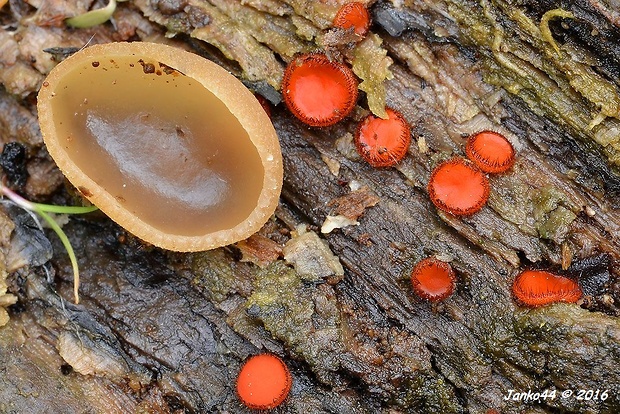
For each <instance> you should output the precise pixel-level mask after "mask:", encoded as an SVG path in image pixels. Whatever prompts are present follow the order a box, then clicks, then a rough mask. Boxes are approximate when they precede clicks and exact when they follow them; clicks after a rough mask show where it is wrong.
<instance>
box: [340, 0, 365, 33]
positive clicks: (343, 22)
mask: <svg viewBox="0 0 620 414" xmlns="http://www.w3.org/2000/svg"><path fill="white" fill-rule="evenodd" d="M333 25H334V27H340V28H342V29H349V28H353V29H354V32H355V34H357V35H358V36H360V37H363V36H366V33H368V29H369V28H370V13H368V9H367V8H366V6H364V4H362V3H360V2H357V1H354V2H351V3H347V4H345V5H344V6H342V7H341V8H340V10H338V13H336V17H334V22H333Z"/></svg>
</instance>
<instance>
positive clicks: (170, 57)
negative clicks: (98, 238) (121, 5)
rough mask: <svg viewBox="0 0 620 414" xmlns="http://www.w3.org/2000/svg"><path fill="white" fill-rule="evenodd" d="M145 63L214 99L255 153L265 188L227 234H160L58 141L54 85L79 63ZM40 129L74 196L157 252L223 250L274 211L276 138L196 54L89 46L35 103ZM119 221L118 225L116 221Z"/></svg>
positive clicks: (242, 93) (221, 74)
mask: <svg viewBox="0 0 620 414" xmlns="http://www.w3.org/2000/svg"><path fill="white" fill-rule="evenodd" d="M131 56H135V57H136V58H148V59H149V60H153V61H157V62H160V63H163V64H165V65H166V66H168V67H170V68H172V69H174V70H176V71H178V72H180V73H181V74H182V75H185V76H189V77H190V78H191V79H193V80H195V81H197V82H199V83H200V84H202V85H203V86H204V87H205V88H206V89H207V90H208V91H210V92H211V93H213V94H214V95H215V96H216V97H217V98H218V99H219V100H220V101H221V102H222V103H223V104H224V105H225V106H226V107H227V108H228V110H229V111H230V113H231V114H232V115H233V116H234V117H236V118H237V120H238V121H239V123H240V124H241V126H242V127H243V129H244V130H245V131H246V132H248V137H249V139H250V141H251V142H252V143H253V144H254V146H255V147H256V150H257V152H258V155H259V157H260V159H261V163H262V166H263V170H264V175H263V186H262V189H261V191H260V194H259V196H258V200H257V203H256V207H255V208H254V210H252V212H251V213H250V214H249V215H248V216H247V218H246V219H245V220H243V221H241V222H240V223H238V224H237V225H235V226H234V227H232V228H231V229H224V230H218V231H215V232H211V233H206V234H203V235H196V236H193V235H191V236H190V235H178V234H171V233H169V232H165V231H162V230H160V229H158V228H156V227H155V226H153V225H152V224H149V223H147V222H146V221H144V220H142V219H141V218H140V217H137V216H136V215H134V214H133V213H131V212H128V211H126V210H125V209H124V207H123V206H122V204H121V203H120V202H119V200H117V199H116V198H115V197H114V196H113V195H111V194H109V193H107V192H106V191H105V189H104V188H103V187H102V186H100V185H99V184H97V183H96V182H95V181H94V180H93V179H92V178H91V177H89V176H88V175H86V174H85V173H84V172H83V171H82V170H81V169H80V168H79V167H77V166H76V165H75V164H74V163H73V162H72V161H71V158H70V156H69V154H68V153H67V152H66V151H65V150H64V149H63V148H62V145H61V144H60V142H59V141H58V140H57V137H56V131H55V130H56V125H55V123H54V111H53V108H52V105H51V99H52V97H53V96H54V85H57V84H58V83H59V82H60V80H61V79H62V77H63V76H64V75H65V70H63V69H69V70H70V69H72V68H74V67H77V66H78V65H80V64H82V63H83V62H92V61H97V60H100V59H102V58H106V59H110V58H112V59H113V58H114V57H119V58H120V57H131ZM37 111H38V115H39V124H40V126H41V133H42V135H43V138H44V141H45V144H46V146H47V149H48V152H49V153H50V155H51V156H52V157H53V158H54V160H55V162H56V164H57V165H58V167H59V168H60V170H61V171H62V172H63V174H64V175H65V176H66V177H67V179H68V180H69V181H70V182H71V183H72V184H73V185H75V186H76V187H77V189H78V191H80V192H81V193H82V195H84V197H86V198H87V199H88V200H90V201H91V202H92V203H93V204H95V205H96V206H98V207H99V208H100V209H101V210H102V211H103V212H104V213H105V214H106V215H108V216H109V217H110V218H111V219H112V220H114V221H116V222H117V223H119V225H121V226H122V227H123V228H125V229H126V230H127V231H129V232H130V233H132V234H134V235H136V236H137V237H139V238H140V239H143V240H145V241H147V242H148V243H151V244H153V245H155V246H158V247H161V248H164V249H168V250H174V251H186V252H189V251H201V250H209V249H213V248H216V247H221V246H225V245H228V244H232V243H235V242H237V241H240V240H243V239H245V238H247V237H249V236H251V235H252V234H254V233H256V232H257V231H258V230H259V229H260V228H261V227H262V226H263V224H264V223H265V222H266V221H267V220H268V219H269V217H271V215H272V214H273V212H274V211H275V209H276V207H277V205H278V201H279V195H280V191H281V188H282V180H283V165H282V154H281V150H280V145H279V141H278V137H277V134H276V132H275V129H274V127H273V124H272V123H271V121H270V119H269V118H268V116H267V115H266V114H265V111H264V110H263V109H262V107H261V105H260V103H259V102H258V101H257V100H256V98H255V97H254V95H253V94H252V93H251V92H250V91H249V90H248V89H247V88H246V87H245V86H244V85H243V84H242V83H241V81H239V80H238V79H237V78H235V77H234V76H233V75H232V74H230V73H229V72H228V71H226V70H225V69H224V68H222V67H221V66H219V65H217V64H215V63H213V62H211V61H209V60H207V59H205V58H203V57H201V56H198V55H196V54H194V53H191V52H188V51H186V50H183V49H179V48H176V47H173V46H169V45H165V44H160V43H150V42H132V43H129V42H114V43H105V44H97V45H92V46H89V47H87V48H85V49H83V50H81V51H79V52H77V53H75V54H73V55H71V56H70V57H68V58H67V59H65V60H64V61H63V62H61V63H59V64H58V65H57V66H56V67H55V68H54V69H52V71H51V72H50V73H49V75H48V76H47V78H46V79H45V81H44V82H43V85H42V87H41V89H40V91H39V95H38V99H37ZM119 218H121V220H119Z"/></svg>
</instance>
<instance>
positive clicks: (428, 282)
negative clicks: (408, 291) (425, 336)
mask: <svg viewBox="0 0 620 414" xmlns="http://www.w3.org/2000/svg"><path fill="white" fill-rule="evenodd" d="M455 283H456V277H455V275H454V271H453V270H452V266H450V264H449V263H446V262H442V261H440V260H437V259H435V258H433V257H429V258H426V259H424V260H422V261H420V262H419V263H418V264H417V265H416V266H415V267H414V268H413V271H412V272H411V284H412V285H413V291H414V292H415V293H416V294H417V295H418V296H419V297H421V298H424V299H427V300H430V301H432V302H436V301H440V300H444V299H446V298H448V297H449V296H450V295H452V293H453V292H454V285H455Z"/></svg>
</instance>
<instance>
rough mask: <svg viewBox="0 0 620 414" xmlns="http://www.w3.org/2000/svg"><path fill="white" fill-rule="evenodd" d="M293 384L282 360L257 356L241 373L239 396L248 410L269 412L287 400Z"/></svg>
mask: <svg viewBox="0 0 620 414" xmlns="http://www.w3.org/2000/svg"><path fill="white" fill-rule="evenodd" d="M291 382H292V380H291V373H290V372H289V370H288V367H287V366H286V364H285V363H284V362H283V361H282V360H281V359H280V358H278V357H277V356H275V355H272V354H261V355H255V356H253V357H251V358H250V359H248V360H247V361H246V362H245V364H244V365H243V367H242V368H241V371H240V372H239V377H238V378H237V394H238V395H239V398H240V399H241V401H242V402H243V404H245V405H246V406H247V407H248V408H251V409H254V410H268V409H271V408H274V407H277V406H278V405H280V404H281V403H282V402H283V401H284V400H285V399H286V397H287V395H288V393H289V391H290V390H291Z"/></svg>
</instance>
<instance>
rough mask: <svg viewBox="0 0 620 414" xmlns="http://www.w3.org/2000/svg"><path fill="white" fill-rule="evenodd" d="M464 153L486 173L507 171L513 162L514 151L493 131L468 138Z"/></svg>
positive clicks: (509, 144)
mask: <svg viewBox="0 0 620 414" xmlns="http://www.w3.org/2000/svg"><path fill="white" fill-rule="evenodd" d="M465 151H466V152H467V156H468V157H469V159H470V160H472V161H473V162H474V163H475V164H476V165H477V166H478V167H479V168H480V169H481V170H482V171H484V172H488V173H501V172H504V171H507V170H508V169H509V168H510V167H512V164H514V161H515V150H514V148H513V147H512V144H511V143H510V141H508V140H507V139H506V137H504V136H503V135H501V134H499V133H497V132H493V131H482V132H478V133H477V134H474V135H472V136H470V137H469V139H468V140H467V145H466V147H465Z"/></svg>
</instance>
